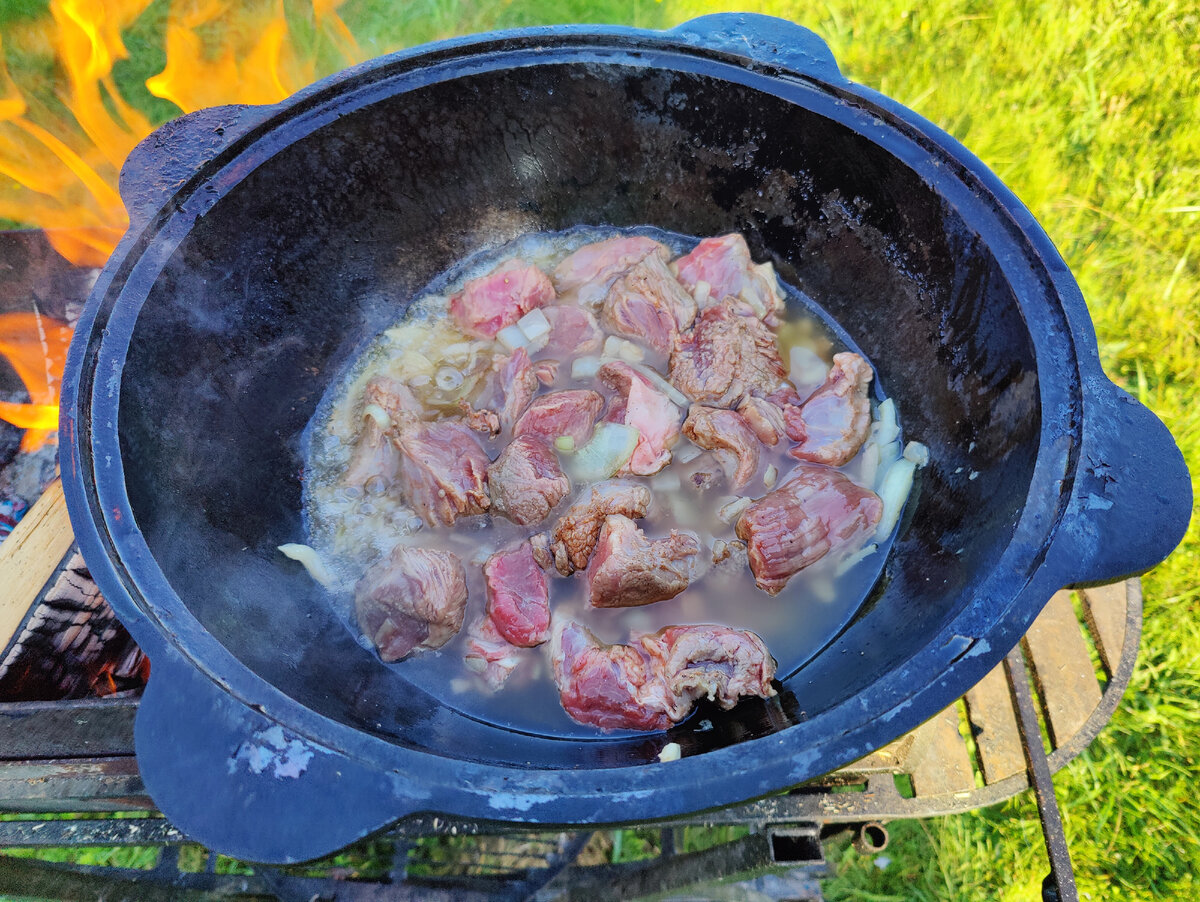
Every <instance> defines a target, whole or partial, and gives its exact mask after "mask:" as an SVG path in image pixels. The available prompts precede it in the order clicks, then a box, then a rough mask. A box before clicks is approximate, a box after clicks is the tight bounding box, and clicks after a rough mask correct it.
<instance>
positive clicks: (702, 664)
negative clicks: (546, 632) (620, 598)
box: [550, 620, 775, 730]
mask: <svg viewBox="0 0 1200 902" xmlns="http://www.w3.org/2000/svg"><path fill="white" fill-rule="evenodd" d="M550 649H551V661H552V662H553V665H554V682H555V684H556V685H557V686H558V693H559V699H560V701H561V702H562V706H563V708H564V709H565V710H566V712H567V713H568V714H569V715H570V716H571V717H573V718H574V719H575V720H577V721H578V722H580V723H587V724H593V725H595V726H597V727H600V728H601V729H606V730H612V729H626V730H665V729H666V728H667V727H669V726H670V725H671V724H672V723H678V722H679V721H681V720H683V719H684V718H685V717H686V716H687V715H688V712H689V711H691V709H692V705H693V703H694V702H695V701H696V700H697V699H700V698H709V699H711V700H712V701H715V702H716V703H717V704H719V705H720V706H721V707H722V708H732V707H733V705H734V703H735V702H736V701H737V699H738V698H740V697H741V696H744V695H754V696H758V697H760V698H770V697H772V696H773V695H775V689H774V687H773V686H772V685H771V680H772V679H773V678H774V676H775V660H774V658H772V657H771V655H770V654H769V653H768V652H767V649H766V647H765V646H764V645H763V642H762V640H761V639H759V638H758V636H756V635H754V633H750V632H746V631H743V630H734V629H730V628H729V627H724V626H714V625H710V624H699V625H695V626H669V627H667V628H666V629H664V630H661V631H660V632H658V633H656V634H655V635H653V636H642V637H641V638H640V639H638V640H635V641H633V642H631V643H630V644H628V645H605V644H604V643H602V642H600V641H599V640H598V639H597V638H596V637H595V636H594V635H592V633H591V632H589V631H588V630H587V629H586V628H585V627H582V626H580V625H579V624H578V623H574V622H572V621H561V620H560V621H559V622H557V623H556V624H555V627H554V637H553V639H552V640H551V646H550Z"/></svg>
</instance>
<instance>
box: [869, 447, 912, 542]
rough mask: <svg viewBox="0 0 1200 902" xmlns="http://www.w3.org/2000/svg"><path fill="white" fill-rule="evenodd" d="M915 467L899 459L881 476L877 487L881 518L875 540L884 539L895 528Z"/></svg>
mask: <svg viewBox="0 0 1200 902" xmlns="http://www.w3.org/2000/svg"><path fill="white" fill-rule="evenodd" d="M916 469H917V465H916V464H914V463H913V462H912V461H911V460H906V459H904V458H901V459H900V460H898V461H896V462H895V463H894V464H892V465H891V466H890V467H888V469H887V472H886V473H884V474H883V479H882V480H881V481H880V485H879V498H880V500H881V501H883V516H881V517H880V518H879V526H878V527H877V528H876V529H875V537H876V538H877V539H886V538H887V537H888V536H889V535H891V533H892V530H893V529H895V528H896V522H897V521H898V520H899V519H900V513H901V512H902V511H903V510H904V503H905V502H906V501H908V493H909V492H910V491H912V484H913V473H914V472H915V471H916Z"/></svg>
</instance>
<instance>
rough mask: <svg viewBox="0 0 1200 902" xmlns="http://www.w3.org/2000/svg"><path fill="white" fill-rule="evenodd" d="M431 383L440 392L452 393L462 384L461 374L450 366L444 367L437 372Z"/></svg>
mask: <svg viewBox="0 0 1200 902" xmlns="http://www.w3.org/2000/svg"><path fill="white" fill-rule="evenodd" d="M433 381H434V383H435V384H436V385H437V387H438V388H440V389H441V390H442V391H454V389H456V388H458V387H459V386H460V385H462V384H463V374H462V373H461V372H459V371H458V370H456V369H455V368H454V367H452V366H444V367H442V368H441V369H439V370H438V371H437V375H436V376H434V377H433Z"/></svg>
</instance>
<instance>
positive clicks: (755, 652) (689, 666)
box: [641, 624, 775, 722]
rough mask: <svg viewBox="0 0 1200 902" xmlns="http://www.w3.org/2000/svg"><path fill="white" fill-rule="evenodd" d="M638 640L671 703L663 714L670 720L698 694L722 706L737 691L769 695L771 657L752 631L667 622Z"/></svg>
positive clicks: (684, 713)
mask: <svg viewBox="0 0 1200 902" xmlns="http://www.w3.org/2000/svg"><path fill="white" fill-rule="evenodd" d="M641 645H642V648H644V649H645V650H646V653H647V654H649V656H650V659H651V660H652V661H653V662H654V668H655V670H656V671H658V673H659V674H661V676H662V679H663V681H664V682H665V684H666V687H667V695H668V697H669V698H671V699H672V700H673V702H674V704H673V706H672V709H671V711H670V712H669V714H670V717H671V720H673V721H675V722H678V721H681V720H683V718H684V717H686V716H687V714H688V712H689V711H690V710H691V709H692V704H693V702H695V701H697V700H699V699H702V698H707V699H708V700H709V701H715V702H716V703H717V704H718V705H720V706H721V707H722V708H725V709H727V710H728V709H729V708H732V707H733V706H734V705H735V704H736V703H737V700H738V699H739V698H741V697H742V696H747V695H754V696H758V697H759V698H771V697H772V696H773V695H775V689H774V687H773V686H772V685H771V680H772V679H774V678H775V659H774V658H773V657H771V654H770V652H768V651H767V647H766V645H765V644H764V643H763V641H762V639H760V638H759V637H758V636H756V635H755V634H754V633H751V632H747V631H745V630H735V629H731V628H730V627H727V626H716V625H714V624H696V625H689V626H668V627H666V628H665V629H663V630H660V631H659V632H658V633H656V634H655V635H653V636H643V637H642V639H641Z"/></svg>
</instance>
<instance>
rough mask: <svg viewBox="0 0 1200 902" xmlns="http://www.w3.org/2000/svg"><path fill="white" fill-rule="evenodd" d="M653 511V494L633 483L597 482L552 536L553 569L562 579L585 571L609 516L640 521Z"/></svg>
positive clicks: (573, 505) (571, 509) (560, 523)
mask: <svg viewBox="0 0 1200 902" xmlns="http://www.w3.org/2000/svg"><path fill="white" fill-rule="evenodd" d="M649 507H650V490H649V489H648V488H646V487H645V486H644V485H638V484H637V483H632V482H621V481H616V480H614V481H610V482H598V483H596V484H595V485H593V486H592V487H591V488H589V489H587V490H586V491H585V492H584V493H583V495H582V496H581V497H580V498H579V499H578V500H577V501H576V502H575V503H574V504H572V505H571V506H570V507H569V508H567V511H566V513H564V514H563V515H562V519H560V520H559V521H558V524H557V525H556V526H555V527H554V531H553V532H552V533H551V534H550V551H551V553H552V554H553V556H554V566H555V567H556V568H557V569H558V572H559V573H561V574H562V575H563V576H570V575H571V573H572V572H574V571H575V570H583V569H584V568H585V567H587V565H588V559H589V558H590V557H591V556H592V549H593V548H595V547H596V541H597V540H598V539H599V538H600V529H601V528H602V527H603V526H604V518H605V517H607V516H609V515H610V514H620V515H621V516H623V517H630V518H632V519H635V520H636V519H639V518H641V517H644V516H646V510H647V509H648V508H649Z"/></svg>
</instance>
